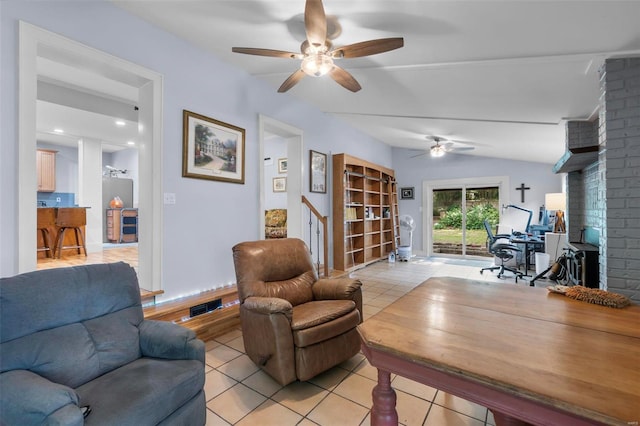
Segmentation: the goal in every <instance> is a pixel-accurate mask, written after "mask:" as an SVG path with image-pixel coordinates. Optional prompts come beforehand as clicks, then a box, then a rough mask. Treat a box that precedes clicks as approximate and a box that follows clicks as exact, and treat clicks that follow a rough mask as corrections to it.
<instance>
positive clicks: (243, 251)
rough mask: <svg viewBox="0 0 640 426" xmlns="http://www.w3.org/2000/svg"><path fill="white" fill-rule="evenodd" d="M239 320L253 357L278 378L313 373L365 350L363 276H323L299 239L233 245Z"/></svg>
mask: <svg viewBox="0 0 640 426" xmlns="http://www.w3.org/2000/svg"><path fill="white" fill-rule="evenodd" d="M233 262H234V265H235V270H236V279H237V285H238V297H239V299H240V323H241V326H242V336H243V340H244V346H245V350H246V352H247V355H248V356H249V358H251V360H252V361H253V362H254V363H256V365H258V366H260V367H261V368H262V369H263V370H264V371H265V372H267V373H268V374H269V375H270V376H271V377H273V378H274V379H275V380H277V381H278V382H279V383H280V384H282V385H286V384H289V383H291V382H293V381H295V380H301V381H304V380H309V379H310V378H312V377H314V376H315V375H317V374H319V373H321V372H323V371H325V370H327V369H329V368H331V367H333V366H335V365H337V364H339V363H341V362H343V361H346V360H347V359H349V358H351V357H352V356H353V355H355V354H356V353H358V351H359V350H360V337H359V335H358V333H357V331H356V326H357V325H358V324H359V323H361V322H362V292H361V290H360V286H361V285H362V283H361V282H360V281H359V280H354V279H351V278H321V279H318V275H317V273H316V271H315V269H314V267H313V263H312V260H311V254H310V253H309V249H308V248H307V245H306V244H305V243H304V242H303V241H302V240H299V239H294V238H286V239H277V240H264V241H250V242H244V243H240V244H237V245H236V246H235V247H233Z"/></svg>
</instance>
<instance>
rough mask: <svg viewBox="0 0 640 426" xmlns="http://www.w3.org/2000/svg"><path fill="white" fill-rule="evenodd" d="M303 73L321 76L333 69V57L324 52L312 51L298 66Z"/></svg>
mask: <svg viewBox="0 0 640 426" xmlns="http://www.w3.org/2000/svg"><path fill="white" fill-rule="evenodd" d="M300 68H301V69H302V71H304V73H305V74H307V75H310V76H312V77H321V76H323V75H325V74H327V73H328V72H329V71H331V70H332V69H333V59H331V57H329V56H328V55H326V54H324V53H313V54H309V55H307V56H306V57H305V58H304V59H303V60H302V65H301V67H300Z"/></svg>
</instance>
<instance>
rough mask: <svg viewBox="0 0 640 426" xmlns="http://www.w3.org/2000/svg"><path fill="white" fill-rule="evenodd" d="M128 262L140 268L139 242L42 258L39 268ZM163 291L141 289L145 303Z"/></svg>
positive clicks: (151, 300) (134, 267) (108, 245)
mask: <svg viewBox="0 0 640 426" xmlns="http://www.w3.org/2000/svg"><path fill="white" fill-rule="evenodd" d="M120 261H122V262H126V263H128V264H129V265H131V266H132V267H133V269H135V270H136V271H137V270H138V244H137V243H131V244H105V245H104V246H103V249H102V251H99V252H96V253H89V254H88V255H87V256H85V255H84V254H75V255H65V256H64V257H62V258H60V259H53V258H42V259H38V264H37V266H36V269H37V270H42V269H54V268H64V267H67V266H80V265H91V264H95V263H113V262H120ZM162 293H163V292H162V291H155V292H153V291H149V290H146V289H143V288H141V289H140V296H141V297H142V303H143V305H144V304H145V303H147V302H153V300H154V296H156V295H158V294H162Z"/></svg>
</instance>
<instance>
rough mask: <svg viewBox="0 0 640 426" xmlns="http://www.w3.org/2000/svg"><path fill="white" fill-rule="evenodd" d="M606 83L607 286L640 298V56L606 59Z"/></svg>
mask: <svg viewBox="0 0 640 426" xmlns="http://www.w3.org/2000/svg"><path fill="white" fill-rule="evenodd" d="M600 87H601V96H600V129H599V130H600V131H599V142H600V154H599V161H598V174H599V178H600V180H601V181H600V185H603V189H602V191H603V192H604V196H605V197H604V200H603V204H604V205H603V208H604V214H603V220H604V223H605V224H606V226H604V227H603V229H602V235H601V244H600V246H601V249H600V250H601V253H600V268H601V271H603V273H602V276H601V283H602V284H601V285H604V288H607V289H608V290H610V291H615V292H616V293H621V294H625V295H627V296H629V297H631V298H632V299H633V300H634V301H636V302H640V58H622V59H608V60H606V62H605V64H604V66H603V68H602V70H601V73H600ZM605 272H606V273H605Z"/></svg>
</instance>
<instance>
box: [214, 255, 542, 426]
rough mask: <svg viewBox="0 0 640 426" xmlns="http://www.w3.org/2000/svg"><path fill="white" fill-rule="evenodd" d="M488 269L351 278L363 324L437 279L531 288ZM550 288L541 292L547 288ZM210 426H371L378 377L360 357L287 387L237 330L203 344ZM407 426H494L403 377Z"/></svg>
mask: <svg viewBox="0 0 640 426" xmlns="http://www.w3.org/2000/svg"><path fill="white" fill-rule="evenodd" d="M490 262H491V261H490V260H487V261H476V260H457V259H447V258H414V259H412V260H411V261H410V262H396V263H395V264H390V263H387V262H386V261H383V262H378V263H375V264H373V265H370V266H368V267H366V268H364V269H361V270H358V271H355V272H353V273H352V274H351V276H352V277H354V278H359V279H360V280H361V281H362V283H363V286H362V291H363V311H364V319H365V321H366V319H367V318H369V317H371V316H372V315H375V314H376V313H377V312H379V311H380V310H381V309H382V308H384V307H385V306H387V305H389V304H390V303H392V302H393V301H395V300H396V299H397V298H399V297H400V296H402V295H404V294H405V293H407V292H408V291H409V290H411V289H412V288H414V287H416V286H417V285H418V284H420V283H422V282H423V281H424V280H426V279H427V278H429V277H432V276H453V277H461V278H472V279H477V280H483V281H493V282H507V283H511V284H513V285H524V286H528V285H529V284H528V282H526V281H525V280H519V281H518V283H517V284H515V283H514V280H513V278H512V277H509V276H507V277H506V278H505V277H503V278H502V279H498V278H496V274H495V273H492V272H485V273H484V274H480V272H479V270H480V268H481V267H483V266H487V265H488V264H489V263H490ZM546 285H547V282H545V280H541V281H537V282H536V286H546ZM206 347H207V353H206V383H205V394H206V399H207V426H217V425H252V426H253V425H260V426H262V425H265V426H267V425H277V426H287V425H303V426H305V425H321V426H352V425H353V426H358V425H369V424H370V415H369V411H370V409H371V391H372V390H373V387H374V386H375V384H376V378H377V370H376V369H375V368H374V367H372V366H371V365H369V363H368V362H367V360H366V358H365V357H364V356H363V355H362V354H361V353H359V354H357V355H355V356H354V357H353V358H351V359H349V360H347V361H346V362H344V363H342V364H341V365H339V366H337V367H334V368H333V369H331V370H329V371H327V372H325V373H323V374H321V375H319V376H317V377H315V378H313V379H311V380H309V381H307V382H295V383H292V384H290V385H288V386H285V387H282V386H280V385H279V384H278V383H277V382H275V381H274V380H273V379H271V378H270V377H269V376H268V375H267V374H265V373H264V372H262V371H261V370H260V369H259V368H258V367H256V366H255V365H254V364H253V363H252V362H251V361H250V360H249V358H248V357H247V355H246V354H245V353H244V345H243V342H242V332H241V331H240V330H234V331H232V332H230V333H227V334H225V335H224V336H220V337H218V338H216V339H215V340H212V341H209V342H206ZM392 386H393V387H394V389H395V390H396V393H397V404H396V406H397V410H398V417H399V422H400V423H401V424H402V425H407V426H409V425H425V426H485V425H494V421H493V416H492V415H491V412H489V411H488V410H487V409H486V408H485V407H482V406H480V405H477V404H474V403H472V402H469V401H466V400H464V399H461V398H458V397H456V396H453V395H450V394H447V393H444V392H442V391H439V390H436V389H433V388H431V387H429V386H425V385H422V384H419V383H416V382H414V381H411V380H408V379H406V378H404V377H401V376H396V375H393V376H392Z"/></svg>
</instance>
